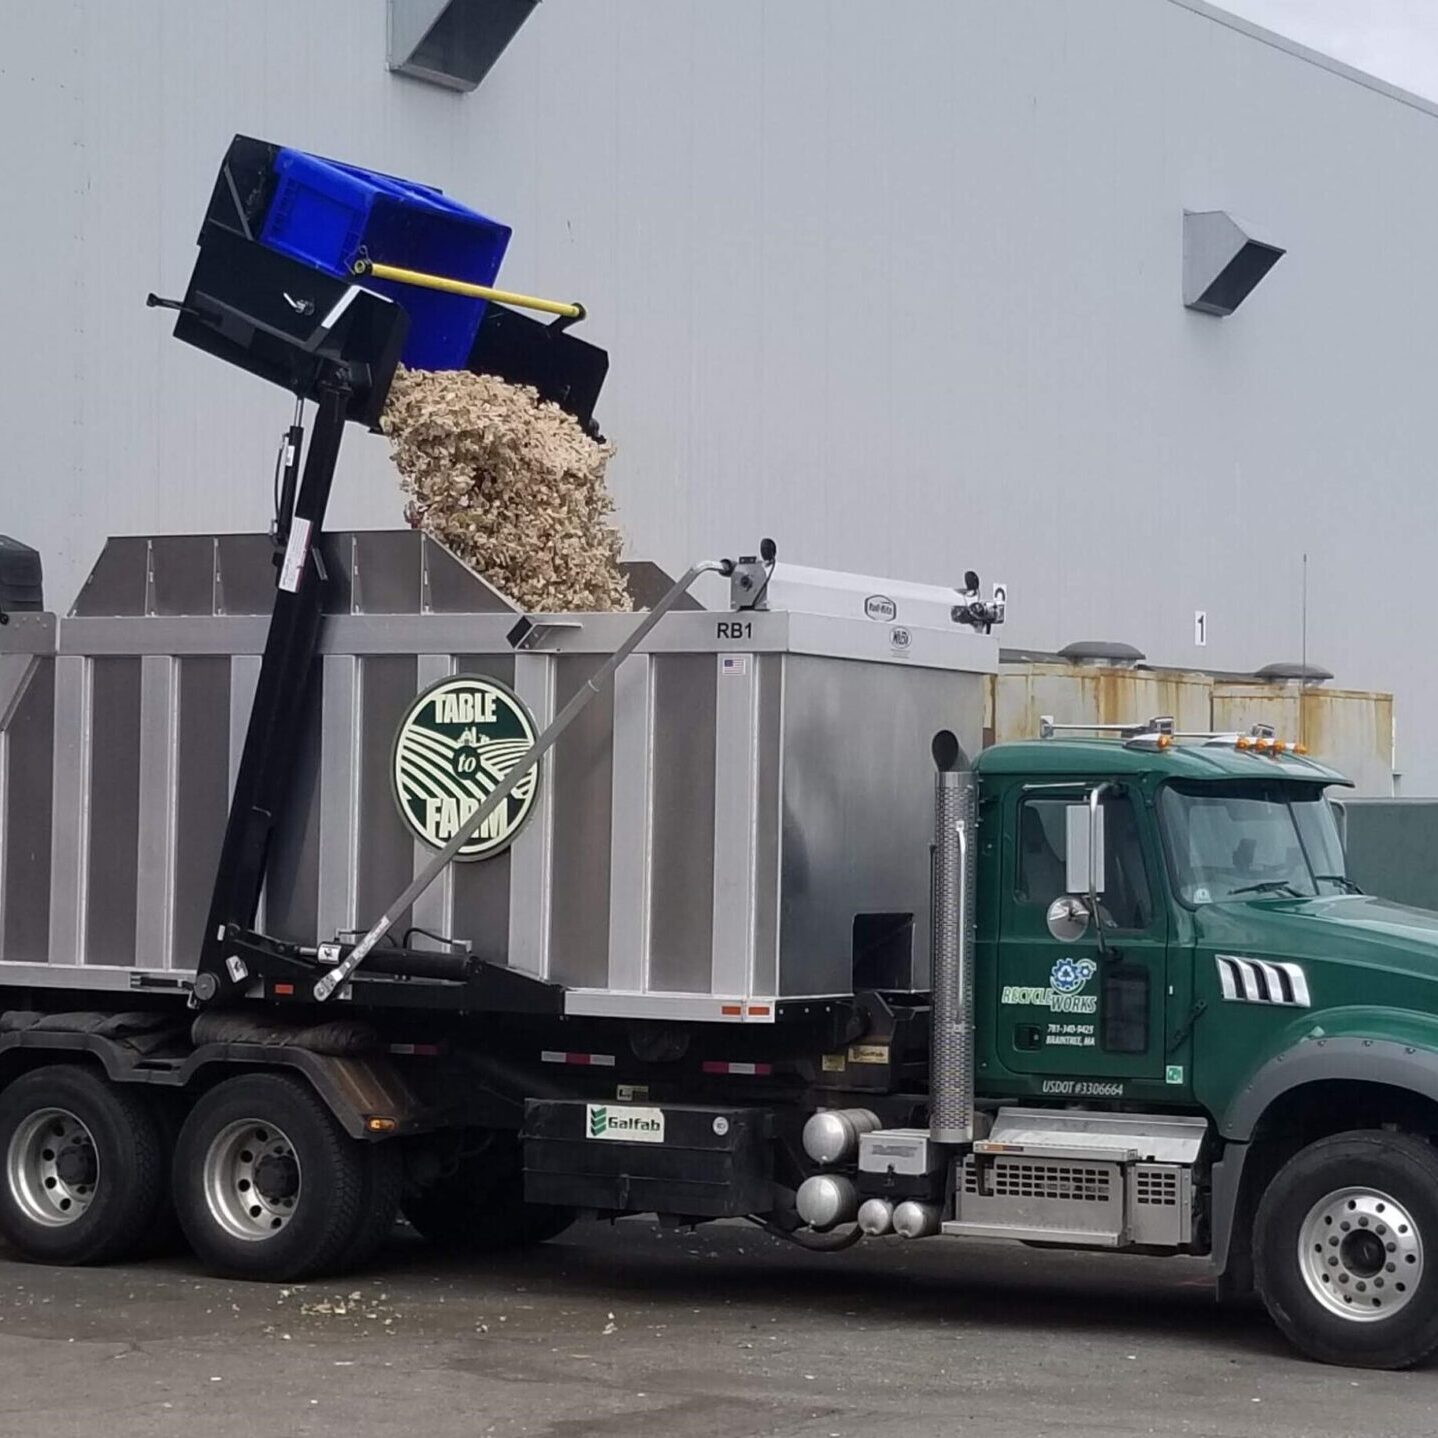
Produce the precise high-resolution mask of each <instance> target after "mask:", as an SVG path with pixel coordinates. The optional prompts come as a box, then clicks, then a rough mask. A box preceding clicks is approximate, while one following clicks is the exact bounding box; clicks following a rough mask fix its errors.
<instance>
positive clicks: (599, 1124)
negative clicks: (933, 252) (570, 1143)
mask: <svg viewBox="0 0 1438 1438" xmlns="http://www.w3.org/2000/svg"><path fill="white" fill-rule="evenodd" d="M584 1113H585V1121H586V1129H587V1134H588V1136H589V1137H590V1138H611V1139H618V1140H620V1141H621V1142H623V1143H663V1142H664V1110H663V1109H661V1108H640V1107H638V1106H637V1105H635V1104H623V1105H619V1104H604V1103H587V1104H585V1105H584Z"/></svg>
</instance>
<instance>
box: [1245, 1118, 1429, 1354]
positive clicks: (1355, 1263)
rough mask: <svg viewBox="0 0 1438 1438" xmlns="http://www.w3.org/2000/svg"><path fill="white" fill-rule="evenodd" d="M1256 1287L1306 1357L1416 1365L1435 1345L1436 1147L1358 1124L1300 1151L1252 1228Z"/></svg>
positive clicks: (1269, 1192) (1279, 1178)
mask: <svg viewBox="0 0 1438 1438" xmlns="http://www.w3.org/2000/svg"><path fill="white" fill-rule="evenodd" d="M1253 1255H1254V1267H1255V1276H1256V1278H1257V1282H1258V1291H1259V1294H1260V1295H1261V1296H1262V1298H1263V1302H1264V1305H1265V1306H1266V1307H1267V1309H1268V1312H1269V1314H1270V1315H1271V1316H1272V1318H1273V1321H1274V1322H1275V1323H1276V1324H1277V1325H1278V1327H1279V1328H1280V1329H1282V1331H1283V1333H1284V1335H1285V1336H1286V1337H1287V1338H1288V1339H1289V1341H1290V1342H1292V1343H1293V1344H1294V1345H1295V1346H1296V1347H1298V1348H1300V1349H1301V1350H1302V1351H1303V1352H1304V1353H1306V1354H1307V1355H1308V1356H1309V1357H1310V1358H1316V1359H1318V1360H1319V1361H1320V1362H1322V1363H1336V1364H1341V1365H1346V1366H1348V1367H1352V1368H1410V1367H1412V1366H1413V1365H1414V1364H1416V1363H1421V1362H1422V1361H1423V1359H1425V1358H1427V1357H1428V1356H1429V1355H1430V1354H1431V1353H1432V1352H1433V1351H1434V1350H1435V1349H1438V1153H1435V1152H1434V1150H1433V1147H1432V1145H1431V1144H1429V1143H1427V1142H1426V1141H1425V1140H1423V1139H1419V1138H1414V1137H1412V1136H1411V1135H1408V1134H1400V1133H1389V1132H1387V1131H1386V1130H1383V1131H1379V1130H1361V1131H1356V1132H1353V1133H1341V1134H1335V1135H1334V1136H1333V1137H1331V1138H1323V1139H1319V1140H1318V1141H1317V1142H1316V1143H1311V1144H1309V1145H1308V1147H1307V1148H1305V1149H1303V1150H1302V1151H1301V1152H1299V1153H1297V1154H1295V1155H1294V1156H1293V1158H1291V1159H1290V1160H1289V1161H1288V1162H1287V1163H1286V1164H1285V1165H1284V1166H1283V1167H1282V1168H1281V1169H1280V1170H1279V1171H1278V1173H1277V1174H1276V1175H1275V1177H1274V1178H1273V1181H1272V1182H1271V1183H1270V1184H1269V1185H1268V1188H1267V1190H1266V1191H1265V1192H1264V1195H1263V1198H1262V1201H1261V1202H1260V1203H1259V1206H1258V1213H1257V1215H1256V1217H1255V1219H1254V1226H1253Z"/></svg>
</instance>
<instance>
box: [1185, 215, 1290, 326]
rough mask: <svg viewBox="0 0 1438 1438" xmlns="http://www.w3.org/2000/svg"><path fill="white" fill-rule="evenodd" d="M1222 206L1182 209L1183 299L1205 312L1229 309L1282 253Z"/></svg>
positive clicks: (1226, 311)
mask: <svg viewBox="0 0 1438 1438" xmlns="http://www.w3.org/2000/svg"><path fill="white" fill-rule="evenodd" d="M1285 253H1286V252H1285V251H1284V249H1283V248H1282V247H1281V246H1279V245H1275V244H1273V243H1272V242H1271V241H1269V240H1266V239H1262V238H1260V237H1259V236H1258V235H1256V234H1254V232H1253V228H1252V226H1251V225H1248V224H1246V223H1244V222H1242V221H1240V220H1236V219H1234V217H1233V216H1232V215H1230V214H1228V213H1227V212H1226V211H1224V210H1202V211H1194V210H1185V211H1184V212H1183V302H1184V304H1185V305H1186V306H1187V307H1188V308H1189V309H1191V310H1200V311H1202V313H1204V314H1206V315H1231V314H1232V313H1233V312H1234V310H1236V309H1237V308H1238V307H1239V305H1241V304H1242V303H1243V302H1244V300H1246V299H1247V298H1248V296H1249V295H1250V294H1251V293H1252V291H1253V288H1254V286H1255V285H1257V283H1258V282H1259V280H1261V279H1262V278H1263V277H1264V275H1266V274H1267V273H1268V272H1269V270H1271V269H1272V268H1273V267H1274V265H1276V264H1277V263H1278V261H1279V260H1280V259H1281V258H1282V257H1283V255H1284V254H1285Z"/></svg>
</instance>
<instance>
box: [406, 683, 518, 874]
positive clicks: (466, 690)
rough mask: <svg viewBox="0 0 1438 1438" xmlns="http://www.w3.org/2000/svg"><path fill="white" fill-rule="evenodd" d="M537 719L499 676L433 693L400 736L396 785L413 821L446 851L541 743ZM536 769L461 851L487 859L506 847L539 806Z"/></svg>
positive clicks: (420, 701)
mask: <svg viewBox="0 0 1438 1438" xmlns="http://www.w3.org/2000/svg"><path fill="white" fill-rule="evenodd" d="M534 734H535V730H534V720H533V719H532V718H531V717H530V714H529V711H528V710H527V709H526V708H525V707H524V704H523V703H522V702H521V701H520V699H519V697H518V696H517V695H516V694H514V693H513V692H511V691H510V690H509V689H507V688H506V687H505V686H504V685H503V684H500V683H498V682H497V681H496V680H494V679H485V678H482V677H480V676H478V675H472V674H465V675H457V676H456V677H455V678H453V679H443V680H441V681H440V682H439V683H438V684H435V685H433V686H432V687H431V688H429V689H426V690H425V691H424V693H423V694H421V695H420V696H419V698H417V699H416V700H415V701H414V703H413V704H411V705H410V707H409V710H408V712H407V713H406V714H405V716H404V719H403V720H402V721H401V722H400V726H399V732H398V733H397V734H396V735H395V741H394V761H393V764H392V766H391V775H390V777H391V781H392V783H393V786H394V796H395V801H396V802H397V803H398V805H399V811H400V813H401V814H402V815H403V816H404V819H405V822H406V823H407V824H408V825H409V826H410V828H411V829H413V830H414V832H415V833H416V834H418V835H419V837H420V838H421V839H423V840H424V841H425V843H427V844H432V845H433V846H434V847H435V848H436V849H442V848H443V847H444V846H445V845H446V844H447V843H448V842H449V841H450V840H451V839H452V838H453V837H454V836H455V834H456V833H458V832H459V828H460V825H461V824H463V823H464V821H465V820H466V819H468V818H469V817H470V816H471V815H473V813H474V811H475V810H476V809H478V808H479V806H480V805H481V804H482V803H483V802H484V801H485V799H487V798H488V797H489V795H490V794H491V793H493V792H494V790H495V788H496V787H497V786H498V785H499V783H500V782H501V781H502V780H503V779H504V778H505V777H506V776H507V775H508V773H509V771H510V770H511V769H512V768H513V767H514V766H515V764H516V763H517V762H518V761H519V759H520V756H521V755H523V753H524V751H525V750H526V749H528V748H529V746H530V745H531V744H533V743H534ZM538 779H539V767H538V765H535V766H534V767H533V768H531V769H530V771H529V773H527V774H526V775H525V776H524V778H523V779H521V780H520V781H519V783H518V784H517V785H516V786H515V788H514V789H513V790H512V792H511V793H510V794H509V796H508V798H506V799H505V801H504V802H503V803H502V804H501V805H500V806H499V808H498V809H496V810H495V811H494V813H493V814H491V815H490V816H489V818H487V819H486V820H485V821H484V823H483V824H482V825H481V826H480V829H479V832H478V833H477V834H475V835H474V836H473V837H472V838H471V839H469V840H468V841H467V842H466V843H465V845H464V847H463V848H461V849H460V851H459V854H458V856H457V857H459V858H461V859H487V858H489V857H490V856H491V855H494V854H497V853H499V852H500V851H501V850H502V849H504V848H506V847H507V846H508V845H509V844H510V843H511V842H512V841H513V839H514V836H515V835H516V834H517V833H518V832H519V829H520V826H521V825H522V824H523V823H524V821H525V818H526V817H527V816H528V814H529V811H530V809H531V808H532V807H533V804H534V795H535V791H536V789H537V788H538Z"/></svg>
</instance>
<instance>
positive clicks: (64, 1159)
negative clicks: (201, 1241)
mask: <svg viewBox="0 0 1438 1438" xmlns="http://www.w3.org/2000/svg"><path fill="white" fill-rule="evenodd" d="M0 1161H3V1163H4V1183H3V1186H0V1233H3V1234H4V1236H5V1238H6V1239H7V1240H9V1242H10V1243H11V1244H12V1245H13V1246H14V1248H15V1249H16V1250H17V1251H18V1252H19V1253H20V1255H21V1256H22V1257H24V1258H27V1259H29V1260H30V1261H31V1262H34V1263H59V1264H88V1263H108V1262H112V1261H113V1260H115V1259H118V1258H123V1257H125V1256H126V1255H128V1254H130V1253H133V1252H135V1251H136V1250H137V1249H140V1248H141V1247H143V1246H144V1245H145V1244H146V1243H147V1242H148V1240H149V1239H150V1236H151V1234H152V1232H153V1230H154V1227H155V1224H156V1221H157V1219H158V1217H159V1215H160V1213H161V1211H162V1209H163V1206H164V1202H165V1142H164V1137H163V1134H162V1132H161V1128H160V1124H159V1120H158V1118H157V1117H156V1114H155V1112H154V1109H153V1107H152V1105H151V1104H150V1103H149V1102H148V1101H147V1096H145V1095H142V1094H139V1093H131V1092H129V1091H127V1090H125V1089H122V1088H117V1087H115V1086H114V1085H112V1084H110V1083H108V1082H107V1081H106V1080H105V1079H103V1078H101V1077H100V1076H99V1075H98V1074H96V1073H93V1072H91V1071H90V1070H89V1069H85V1068H80V1067H77V1066H75V1065H72V1064H53V1065H47V1066H46V1067H45V1068H39V1069H33V1070H31V1072H29V1073H27V1074H25V1075H24V1076H23V1077H21V1078H18V1079H16V1080H15V1082H14V1083H12V1084H11V1085H10V1086H9V1087H8V1088H7V1089H6V1090H5V1091H4V1092H3V1093H0Z"/></svg>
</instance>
